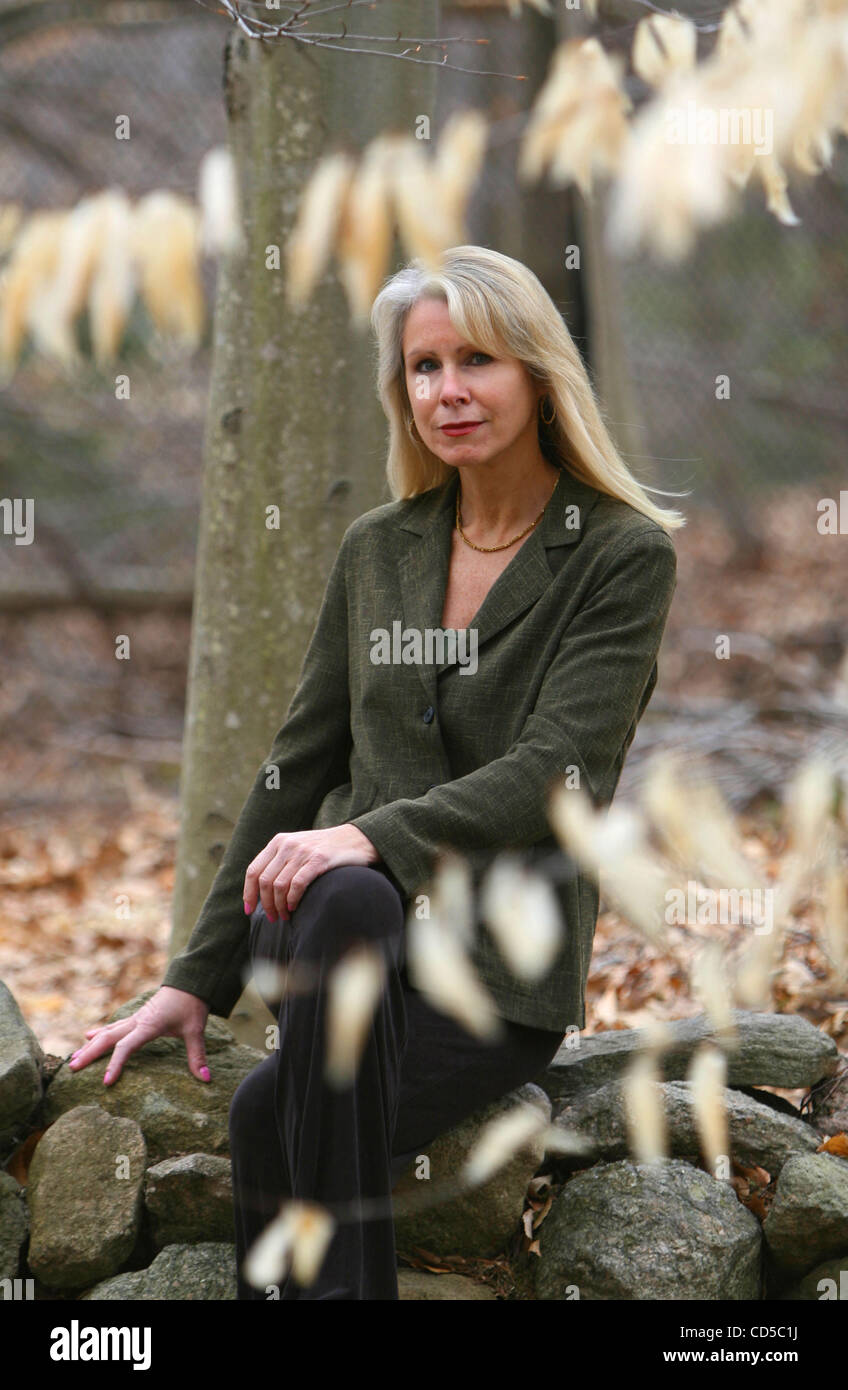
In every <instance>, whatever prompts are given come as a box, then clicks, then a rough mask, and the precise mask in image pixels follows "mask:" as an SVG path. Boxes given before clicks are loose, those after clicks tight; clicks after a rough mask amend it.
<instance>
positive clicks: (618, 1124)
mask: <svg viewBox="0 0 848 1390" xmlns="http://www.w3.org/2000/svg"><path fill="white" fill-rule="evenodd" d="M661 1089H662V1092H663V1109H664V1111H665V1118H666V1126H667V1132H668V1147H669V1150H670V1152H671V1154H672V1155H674V1156H676V1157H685V1156H689V1155H694V1156H697V1155H698V1153H699V1148H700V1145H699V1141H698V1132H697V1128H696V1125H695V1112H694V1110H693V1109H692V1083H691V1082H689V1081H666V1082H664V1083H662V1087H661ZM724 1101H725V1111H726V1114H727V1122H728V1134H729V1137H730V1153H731V1157H732V1158H734V1159H737V1160H738V1161H740V1162H742V1163H746V1164H759V1166H760V1167H761V1168H765V1169H766V1170H767V1171H768V1172H769V1173H770V1174H771V1175H772V1176H774V1175H775V1174H777V1173H779V1172H780V1170H781V1168H782V1167H783V1165H784V1163H785V1162H786V1160H787V1159H788V1158H791V1157H792V1155H793V1154H800V1153H814V1152H815V1150H816V1149H817V1148H818V1145H819V1142H820V1140H819V1137H818V1135H817V1134H816V1133H815V1132H814V1130H813V1129H812V1128H811V1126H810V1125H808V1124H806V1123H805V1121H804V1120H801V1119H792V1118H791V1117H790V1116H788V1115H782V1114H781V1113H780V1112H779V1111H776V1110H774V1109H772V1107H771V1106H769V1105H764V1104H762V1103H761V1102H759V1101H757V1100H753V1099H751V1097H750V1096H747V1095H743V1094H742V1092H741V1091H734V1090H732V1089H729V1088H728V1089H726V1090H725V1093H724ZM554 1125H555V1127H563V1128H565V1129H574V1130H577V1131H578V1132H579V1133H580V1134H581V1135H583V1136H584V1137H585V1138H586V1139H588V1140H589V1142H590V1143H591V1144H592V1146H593V1148H592V1157H591V1158H589V1159H587V1158H585V1157H583V1156H581V1157H579V1158H565V1157H563V1158H560V1159H559V1161H560V1163H562V1164H563V1166H564V1167H566V1168H568V1167H571V1168H586V1167H588V1166H589V1164H590V1163H591V1162H592V1158H594V1159H595V1160H597V1159H604V1160H606V1161H607V1162H610V1161H612V1160H614V1159H617V1158H627V1157H628V1156H629V1155H630V1153H631V1148H630V1141H629V1136H628V1131H627V1116H626V1109H625V1103H624V1098H623V1092H622V1085H621V1082H620V1081H608V1082H607V1084H606V1085H605V1086H601V1087H600V1089H599V1090H597V1091H590V1092H588V1093H587V1094H585V1095H583V1094H581V1095H580V1096H578V1098H577V1099H576V1100H575V1101H574V1103H573V1104H571V1105H567V1106H566V1107H565V1109H564V1110H563V1111H562V1112H561V1114H560V1115H559V1116H558V1117H557V1119H556V1120H555V1121H554Z"/></svg>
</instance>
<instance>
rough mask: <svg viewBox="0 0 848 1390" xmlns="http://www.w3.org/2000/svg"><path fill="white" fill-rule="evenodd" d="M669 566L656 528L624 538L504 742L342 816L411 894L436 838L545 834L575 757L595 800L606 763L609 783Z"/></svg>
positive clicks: (647, 682) (492, 842)
mask: <svg viewBox="0 0 848 1390" xmlns="http://www.w3.org/2000/svg"><path fill="white" fill-rule="evenodd" d="M676 569H677V560H676V554H675V550H674V546H673V544H672V542H671V540H670V539H669V537H668V535H667V534H666V532H665V531H663V530H662V529H661V528H659V527H657V528H656V529H655V530H654V529H653V528H652V529H650V530H648V531H642V532H640V534H639V536H638V537H637V539H635V540H631V541H628V542H625V543H624V545H623V546H622V547H621V548H620V549H619V550H618V552H617V553H616V554H615V555H614V557H613V559H612V561H611V562H610V564H609V565H608V567H607V568H606V570H605V571H604V574H603V577H602V579H601V580H600V582H599V583H598V585H597V586H596V588H595V589H594V591H593V592H592V593H591V595H590V596H589V597H588V598H587V601H586V602H585V604H584V605H583V607H582V608H581V609H580V610H579V612H578V613H577V614H576V616H575V617H574V618H573V620H572V621H571V622H570V623H569V624H568V626H567V628H566V629H565V631H564V633H563V636H562V640H561V642H560V645H559V648H558V649H557V652H556V654H555V656H554V658H553V660H552V661H551V662H550V664H549V666H548V669H547V671H546V672H545V676H544V679H543V681H542V684H541V688H540V690H539V695H538V698H537V701H536V704H535V706H534V708H533V710H532V712H531V713H530V715H529V716H528V718H527V720H526V721H525V724H524V727H523V728H522V730H521V733H520V735H519V737H518V738H517V739H516V741H515V742H514V743H513V744H512V746H511V747H510V748H509V749H507V751H506V752H505V753H504V754H503V755H502V756H501V757H498V758H495V759H493V761H491V762H489V763H486V764H484V765H483V766H482V767H479V768H475V770H474V771H473V772H470V773H468V774H466V775H465V776H464V777H458V778H456V779H455V780H454V781H451V782H447V783H445V784H444V785H442V786H439V787H433V788H431V789H430V790H429V791H428V792H427V793H426V794H425V795H424V796H419V797H415V798H400V799H399V800H396V801H390V802H388V803H386V804H385V805H384V806H380V807H376V808H375V809H373V810H370V811H366V812H365V813H364V814H363V815H361V816H358V817H357V818H356V819H355V820H353V821H352V822H351V823H352V824H353V825H355V826H357V827H358V828H359V829H360V830H361V831H362V833H363V834H364V835H367V837H368V839H369V840H370V841H371V842H372V844H373V845H374V846H375V847H376V849H377V851H378V852H379V854H380V856H381V858H382V859H383V861H384V862H385V863H386V864H387V865H388V867H389V869H390V870H391V872H392V873H393V874H394V876H395V878H396V879H397V880H398V882H399V883H400V885H401V886H402V888H403V890H404V892H405V893H406V894H407V895H408V896H413V895H414V894H415V893H416V892H417V891H418V890H419V889H420V888H421V886H422V885H423V884H424V882H425V881H426V880H427V879H428V877H429V875H430V874H431V872H432V869H433V866H434V859H435V855H436V852H437V851H438V850H439V848H440V847H443V846H445V847H447V846H450V847H452V848H453V849H456V850H459V851H460V852H466V853H468V854H469V856H470V857H473V855H474V851H477V850H481V849H490V850H491V849H500V848H506V847H511V848H521V847H524V846H529V845H532V844H534V843H536V842H537V841H539V840H543V839H545V838H547V837H549V836H550V835H551V833H552V832H551V826H550V824H549V821H548V816H547V801H548V795H549V793H550V791H551V789H552V787H553V784H554V783H555V782H556V781H558V780H560V778H561V777H562V776H564V775H565V773H566V770H567V769H568V768H569V767H574V766H576V767H577V768H578V769H579V776H580V786H581V787H583V788H584V789H585V790H587V791H588V792H589V793H590V795H591V796H592V798H593V800H594V801H595V803H596V804H598V802H599V801H600V800H602V799H603V798H602V793H603V789H604V787H605V786H607V785H609V782H610V779H611V774H612V782H613V787H614V782H615V780H616V778H615V773H614V769H615V765H616V762H617V761H619V760H623V759H622V756H621V755H622V749H623V748H624V747H625V744H626V741H627V738H628V735H629V734H630V732H631V729H632V728H633V727H634V725H635V721H636V719H637V717H638V715H639V713H640V710H641V708H643V702H644V704H646V703H647V699H646V698H645V696H646V692H647V696H648V697H649V696H650V693H651V690H652V689H653V682H654V681H655V679H656V676H655V669H654V668H655V663H656V657H657V652H658V650H659V646H660V643H661V641H662V635H663V630H664V628H665V623H666V619H667V617H668V612H669V608H670V606H671V600H672V596H673V593H674V589H675V587H676ZM625 751H626V749H625ZM619 770H620V769H619ZM611 795H612V792H611V791H610V796H611Z"/></svg>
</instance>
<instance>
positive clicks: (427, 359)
mask: <svg viewBox="0 0 848 1390" xmlns="http://www.w3.org/2000/svg"><path fill="white" fill-rule="evenodd" d="M470 357H471V358H472V359H473V358H475V357H482V358H484V360H485V361H486V362H490V361H491V358H490V357H489V354H488V353H487V352H472V353H471V354H470ZM434 360H435V359H434V358H432V357H422V358H421V361H420V362H416V364H415V371H416V372H420V371H421V368H422V367H423V366H424V365H425V364H426V363H427V362H433V361H434Z"/></svg>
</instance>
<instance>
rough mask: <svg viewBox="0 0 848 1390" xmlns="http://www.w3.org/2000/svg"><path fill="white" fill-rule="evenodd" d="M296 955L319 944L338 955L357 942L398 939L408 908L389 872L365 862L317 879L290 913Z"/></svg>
mask: <svg viewBox="0 0 848 1390" xmlns="http://www.w3.org/2000/svg"><path fill="white" fill-rule="evenodd" d="M291 924H292V928H293V936H292V941H293V943H294V948H295V952H296V953H297V952H298V949H300V950H303V949H304V948H307V949H308V951H309V954H312V953H313V948H314V947H315V946H318V948H319V949H320V950H321V951H322V952H331V953H334V954H338V953H339V952H340V951H341V950H343V949H345V948H346V947H347V946H349V945H352V944H353V943H354V942H358V941H370V942H373V943H375V944H377V943H378V942H381V941H386V940H391V939H393V938H395V939H399V938H400V937H401V936H402V934H403V927H404V909H403V902H402V900H401V897H400V894H399V893H398V891H397V889H396V888H395V887H394V885H393V884H392V883H390V881H389V879H388V878H387V877H386V875H385V874H383V873H380V871H379V870H377V869H373V868H371V867H370V866H369V865H366V864H341V865H339V866H338V867H337V868H335V869H328V870H327V871H326V873H323V874H320V875H319V876H318V878H316V879H313V881H312V882H311V883H310V884H309V886H308V888H307V889H306V891H305V892H304V894H303V897H302V898H301V900H300V902H299V903H298V906H297V907H296V908H295V910H294V912H293V913H292V918H291Z"/></svg>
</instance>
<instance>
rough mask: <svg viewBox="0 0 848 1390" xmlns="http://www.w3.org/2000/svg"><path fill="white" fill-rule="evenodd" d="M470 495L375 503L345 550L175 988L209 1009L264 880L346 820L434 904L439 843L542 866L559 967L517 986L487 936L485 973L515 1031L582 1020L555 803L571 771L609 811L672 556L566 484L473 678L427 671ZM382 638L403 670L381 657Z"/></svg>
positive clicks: (578, 941)
mask: <svg viewBox="0 0 848 1390" xmlns="http://www.w3.org/2000/svg"><path fill="white" fill-rule="evenodd" d="M457 482H458V474H457V473H455V472H454V473H453V474H452V475H451V477H450V479H449V481H448V482H447V483H445V484H444V485H443V486H442V487H440V488H431V489H430V490H429V491H428V492H424V493H420V494H419V495H418V496H416V497H412V498H407V499H404V500H401V501H396V502H390V503H387V504H384V505H383V506H379V507H375V508H374V509H373V510H371V511H369V512H366V513H365V514H364V515H363V516H360V517H358V518H357V519H356V520H355V521H354V522H353V523H352V524H351V525H350V526H349V527H348V528H347V530H346V531H345V533H344V536H343V539H342V543H341V546H340V548H339V552H338V555H337V557H336V560H335V563H334V565H333V568H332V571H331V574H330V577H329V580H328V583H327V588H326V591H325V594H324V599H323V603H322V606H321V610H320V613H319V615H318V620H317V624H316V627H315V630H314V633H313V635H312V638H311V640H310V643H309V647H308V650H307V652H306V656H305V658H304V660H303V665H302V668H301V671H300V676H299V680H298V685H297V688H296V690H295V694H294V696H293V698H292V701H291V705H290V707H289V710H288V714H287V717H286V721H285V723H284V724H283V726H282V728H281V729H280V730H279V732H278V734H277V735H276V737H275V739H274V742H273V745H272V747H271V749H270V752H269V754H268V757H267V759H266V760H265V762H264V763H263V765H262V766H261V767H260V769H259V771H258V772H257V774H256V779H255V781H254V785H253V789H252V791H251V792H250V795H249V796H248V798H247V801H246V802H245V805H244V807H243V809H242V811H241V814H240V816H239V819H238V822H237V824H236V826H235V828H234V830H233V833H232V837H231V839H230V842H229V845H228V847H227V851H226V853H225V855H224V857H223V860H222V862H221V865H220V867H219V870H218V873H217V875H216V878H215V881H214V883H213V885H212V888H211V890H210V892H209V895H208V897H207V899H206V902H205V903H204V906H203V908H202V910H201V913H200V916H199V918H198V921H197V924H196V926H195V928H194V931H193V933H192V936H191V939H190V940H189V942H188V944H187V946H186V947H185V949H184V950H183V951H182V953H181V954H180V955H179V956H176V957H175V958H174V959H173V960H172V961H171V963H170V964H169V966H168V969H167V971H166V974H165V978H164V983H165V984H166V985H173V986H174V987H176V988H177V989H184V990H188V991H189V992H190V993H192V994H197V995H199V996H200V997H201V998H203V999H205V1000H206V1001H207V1002H208V1004H209V1006H210V1010H211V1012H212V1013H214V1014H220V1015H223V1016H225V1017H226V1016H227V1015H228V1014H229V1013H230V1012H231V1011H232V1009H233V1007H234V1005H235V1003H236V1001H237V999H238V997H239V995H240V994H241V991H242V988H243V979H242V971H243V968H244V967H245V963H246V960H247V956H248V931H249V925H250V924H249V919H248V918H247V917H246V916H245V913H244V908H243V905H242V888H243V883H244V874H245V870H246V868H247V865H248V863H249V862H250V861H251V859H253V858H254V857H255V856H256V855H257V854H258V853H259V851H260V850H261V849H263V848H264V846H265V845H266V844H267V843H268V841H269V840H270V839H271V838H272V836H273V835H275V834H276V833H278V832H279V831H293V830H303V829H310V828H322V827H326V826H332V825H343V824H345V823H348V822H350V823H352V824H353V825H356V826H358V827H359V829H360V830H361V831H362V832H363V833H364V834H365V835H367V837H368V839H369V840H371V842H372V843H373V844H374V846H375V847H376V849H377V850H378V852H379V854H380V857H381V860H382V861H383V864H384V865H385V866H386V868H387V869H388V871H389V875H390V877H391V879H392V880H393V881H394V883H395V884H396V886H397V887H398V888H399V890H400V891H401V893H402V894H403V895H404V896H405V897H406V898H413V897H414V896H416V895H417V894H418V893H419V892H426V891H427V887H428V880H429V876H430V874H431V872H432V869H433V865H434V862H435V857H436V854H437V852H438V851H439V850H440V848H442V847H444V846H449V847H452V848H453V849H455V850H458V851H460V852H461V853H463V854H465V855H466V856H467V858H468V859H469V861H470V863H471V865H472V869H473V873H474V881H475V884H477V885H479V883H480V880H481V877H482V875H483V873H484V871H485V868H486V866H487V865H488V864H489V863H491V860H492V859H493V858H494V856H495V854H497V852H498V851H499V850H502V849H504V848H511V849H514V850H517V851H519V852H523V854H524V855H525V857H526V860H527V862H538V860H539V857H540V856H544V857H545V859H546V865H545V868H544V870H543V871H544V872H547V873H549V876H550V878H551V881H552V882H553V883H554V886H555V889H556V892H557V895H558V898H559V901H560V905H561V908H562V915H563V921H564V933H563V940H562V944H561V947H560V949H559V952H558V954H557V956H556V958H555V960H554V963H553V965H552V966H551V968H550V970H549V971H548V972H547V974H546V975H545V976H544V977H543V978H542V979H541V980H536V981H533V982H529V983H528V982H527V981H526V980H520V979H517V978H515V977H513V976H512V974H511V973H510V971H509V970H508V968H507V966H506V964H505V962H504V960H503V958H502V956H501V955H500V953H499V951H498V949H497V948H496V946H495V943H494V939H493V938H492V937H491V935H490V934H489V931H488V928H487V927H486V926H485V924H484V923H483V922H482V921H480V920H478V922H477V926H476V937H475V941H474V946H473V950H472V960H473V962H474V964H475V966H476V969H477V971H478V974H479V975H480V978H481V979H482V981H483V983H484V984H485V985H486V987H487V988H488V989H489V991H490V993H491V994H492V996H493V997H494V1000H495V1003H496V1007H497V1011H498V1012H499V1013H500V1014H501V1016H502V1017H504V1018H508V1019H512V1020H514V1021H515V1022H518V1023H524V1024H528V1025H530V1026H533V1027H537V1028H547V1029H553V1030H562V1031H563V1032H565V1030H566V1029H567V1028H568V1027H569V1025H572V1024H575V1025H577V1026H578V1027H580V1028H582V1027H583V1026H584V1024H585V1015H584V998H585V990H586V980H587V976H588V972H589V959H590V956H591V951H592V940H593V936H594V931H595V925H596V921H597V914H598V888H597V886H596V885H595V884H594V883H593V882H592V881H591V880H590V879H588V878H587V877H585V876H584V875H583V874H581V873H579V872H578V871H577V868H576V866H575V865H574V863H573V862H572V861H571V860H570V857H569V856H566V855H564V854H562V852H561V851H560V850H559V849H558V846H557V842H556V840H555V839H554V837H553V833H552V829H551V826H550V823H549V821H548V819H547V797H548V793H549V791H550V789H551V787H552V785H553V783H554V782H555V781H558V780H559V779H560V778H562V777H563V776H565V775H566V773H568V774H569V776H570V778H571V781H572V784H574V782H575V781H577V782H578V784H579V785H580V786H581V787H582V788H584V789H585V790H586V791H588V792H589V794H590V795H591V796H592V798H593V800H594V802H595V804H596V805H598V806H601V805H605V804H607V803H608V802H609V801H610V800H611V799H612V796H613V793H614V791H615V787H616V785H617V783H618V779H619V776H620V773H621V768H622V764H623V762H624V757H625V754H626V752H627V750H628V748H629V746H630V743H631V742H632V739H633V735H634V733H635V731H636V725H637V723H638V721H639V719H640V718H641V715H642V713H643V711H644V709H645V706H646V705H647V703H648V700H649V699H650V696H651V694H652V691H653V689H654V686H655V684H656V679H657V665H656V659H657V652H658V649H659V646H660V642H661V639H662V635H663V629H664V627H665V623H666V618H667V616H668V611H669V607H670V604H671V600H672V595H673V592H674V589H675V585H676V557H675V550H674V546H673V545H672V542H671V540H670V539H669V536H668V534H667V532H666V531H664V530H663V528H662V527H661V526H659V525H658V524H657V523H655V522H654V521H651V520H650V519H649V518H647V517H645V516H644V515H642V513H640V512H637V511H636V510H635V509H634V508H632V507H630V506H629V505H628V504H627V503H625V502H622V501H619V500H618V499H617V498H613V497H610V496H608V495H607V494H606V493H600V492H598V491H597V490H595V489H594V488H592V487H589V486H587V485H586V484H584V483H582V482H578V481H577V480H576V479H575V478H574V477H573V476H572V475H571V474H570V473H569V472H566V471H563V472H562V473H561V476H560V478H559V480H558V484H557V487H556V488H555V490H554V492H553V495H552V497H551V501H550V502H549V504H548V506H547V509H546V511H545V513H544V516H543V518H542V520H541V522H540V523H539V525H538V526H537V527H536V529H535V530H534V531H532V532H531V533H530V535H529V537H528V538H527V540H526V541H525V542H524V544H523V545H522V546H521V548H520V549H519V550H518V551H517V553H516V554H515V555H514V556H513V558H512V560H511V561H510V563H509V564H508V565H507V567H506V569H504V570H503V571H502V573H501V574H500V575H499V576H498V578H497V580H496V581H495V583H494V584H493V585H492V587H491V589H490V590H489V592H488V593H487V595H486V597H485V599H484V601H483V603H482V605H481V607H480V609H479V610H478V612H477V614H476V615H475V617H474V619H473V620H472V624H471V625H470V626H471V627H472V628H474V629H476V632H477V651H476V670H474V671H473V672H472V670H471V666H472V665H473V664H474V663H473V660H472V659H471V651H472V648H467V649H465V650H464V651H463V649H462V648H460V649H459V653H458V659H454V660H451V659H450V653H445V652H444V651H442V652H441V653H439V652H438V650H437V649H436V648H432V649H431V650H430V651H429V652H428V651H427V649H426V647H424V648H422V652H421V653H416V652H415V650H414V647H413V646H411V645H410V646H407V648H406V651H407V656H408V657H409V656H412V657H415V656H416V655H419V656H422V657H429V662H428V661H427V660H423V659H422V660H417V661H416V660H413V661H409V660H407V661H404V660H403V659H402V657H403V651H402V647H401V644H400V639H402V640H403V642H404V643H406V641H407V639H408V637H409V636H410V634H409V631H408V630H409V629H413V630H417V631H419V632H420V633H422V634H423V633H424V632H425V631H426V629H431V630H436V629H439V628H440V623H441V614H442V608H443V601H444V594H445V587H446V582H447V575H448V562H449V558H450V551H451V538H452V531H453V527H454V507H455V498H456V489H457ZM395 625H397V626H395ZM380 630H384V631H385V632H386V633H388V634H391V635H392V637H393V639H394V652H393V653H390V654H391V655H393V656H394V660H390V661H388V662H384V661H380V660H378V659H377V655H376V653H377V651H378V644H377V642H376V638H377V635H378V634H379V631H380ZM422 640H423V639H422ZM383 655H384V656H385V655H386V648H385V646H384V648H383ZM440 656H441V657H442V658H443V659H442V660H439V659H438V658H439V657H440ZM463 664H466V665H467V666H468V669H467V670H462V665H463ZM275 768H278V769H279V775H277V774H276V772H275V771H274V769H275ZM575 770H576V771H575ZM540 867H541V866H540Z"/></svg>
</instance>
